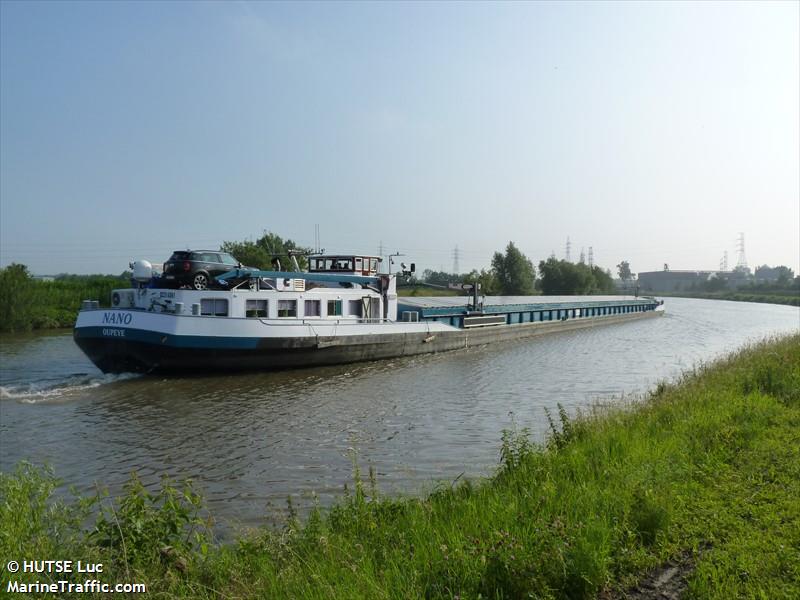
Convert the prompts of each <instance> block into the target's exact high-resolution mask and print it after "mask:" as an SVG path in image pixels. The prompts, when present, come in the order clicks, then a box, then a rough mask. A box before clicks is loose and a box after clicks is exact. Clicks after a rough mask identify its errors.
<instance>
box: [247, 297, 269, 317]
mask: <svg viewBox="0 0 800 600" xmlns="http://www.w3.org/2000/svg"><path fill="white" fill-rule="evenodd" d="M244 314H245V316H246V317H259V318H262V319H265V318H266V317H267V301H266V300H246V301H245V306H244Z"/></svg>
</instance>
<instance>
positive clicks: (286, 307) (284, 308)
mask: <svg viewBox="0 0 800 600" xmlns="http://www.w3.org/2000/svg"><path fill="white" fill-rule="evenodd" d="M278 316H279V317H296V316H297V300H278Z"/></svg>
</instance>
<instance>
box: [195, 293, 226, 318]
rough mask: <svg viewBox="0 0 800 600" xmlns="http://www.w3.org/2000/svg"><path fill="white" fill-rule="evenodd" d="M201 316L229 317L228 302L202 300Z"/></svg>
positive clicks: (212, 299)
mask: <svg viewBox="0 0 800 600" xmlns="http://www.w3.org/2000/svg"><path fill="white" fill-rule="evenodd" d="M200 314H201V315H205V316H207V317H227V316H228V301H227V300H226V299H225V298H203V299H202V300H200Z"/></svg>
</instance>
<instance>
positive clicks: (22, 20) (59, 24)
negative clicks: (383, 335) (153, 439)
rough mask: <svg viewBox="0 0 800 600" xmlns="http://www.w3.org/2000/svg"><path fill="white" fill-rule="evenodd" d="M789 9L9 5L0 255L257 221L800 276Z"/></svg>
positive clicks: (0, 47)
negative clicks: (783, 270)
mask: <svg viewBox="0 0 800 600" xmlns="http://www.w3.org/2000/svg"><path fill="white" fill-rule="evenodd" d="M799 7H800V3H797V2H774V3H770V2H759V3H746V2H736V3H722V2H718V3H711V2H702V3H680V2H665V3H658V2H643V3H635V2H620V3H600V2H586V3H567V2H557V3H546V2H531V3H507V4H504V3H498V2H493V3H477V2H469V3H459V2H447V3H433V2H426V3H422V2H420V3H408V4H406V3H399V2H397V3H361V2H359V3H352V4H351V3H333V2H327V3H311V2H302V3H292V4H289V3H287V4H281V3H272V2H270V3H267V2H263V3H262V2H259V3H248V2H196V3H193V2H175V3H168V2H132V3H125V2H88V3H70V2H65V1H59V2H54V3H48V2H13V1H7V0H4V1H2V2H0V265H1V266H5V265H7V264H9V263H12V262H18V263H23V264H26V265H28V267H29V268H30V270H31V271H32V272H34V273H37V274H55V273H61V272H71V273H120V272H122V271H123V270H124V269H126V268H127V265H128V262H129V261H131V260H135V259H139V258H145V259H148V260H151V261H154V262H162V261H164V260H166V259H167V258H168V257H169V255H170V253H171V252H172V250H175V249H183V248H198V249H199V248H203V249H205V248H217V247H218V246H219V244H220V243H222V242H223V241H226V240H230V241H239V240H245V239H253V240H255V239H257V238H258V237H259V236H260V235H261V234H262V233H263V232H264V231H272V232H274V233H277V234H278V235H280V236H282V237H284V238H285V237H289V238H292V239H293V240H295V241H297V242H298V243H300V244H303V245H307V246H313V245H314V241H315V239H314V238H315V234H314V232H315V226H316V225H319V230H320V241H321V247H322V248H325V249H326V250H327V251H329V252H362V253H369V254H375V253H377V252H378V249H379V247H380V246H381V245H382V247H383V249H384V251H385V252H386V253H389V252H401V253H403V254H405V255H406V256H405V258H404V259H403V260H406V261H408V262H416V264H417V268H418V270H422V269H425V268H431V269H435V270H440V269H443V270H447V271H452V270H453V268H454V264H453V263H454V249H455V248H456V247H458V249H459V250H458V256H459V265H458V266H459V271H462V272H465V271H468V270H471V269H473V268H478V269H480V268H486V267H488V266H489V263H490V260H491V256H492V254H493V253H494V252H495V251H497V250H502V249H503V248H504V247H505V246H506V244H507V243H508V242H509V241H513V242H514V243H515V244H516V245H517V246H518V247H519V248H520V249H521V250H522V251H523V252H524V253H525V254H526V255H527V256H528V257H529V258H531V259H532V260H533V262H534V263H538V261H539V260H542V259H546V258H547V257H548V256H550V255H551V254H552V253H555V254H556V256H558V257H560V258H561V257H563V256H564V254H565V249H566V248H565V243H566V240H567V237H569V238H570V241H571V247H572V252H571V254H572V259H573V260H576V261H577V260H578V257H579V255H580V252H581V248H584V249H585V252H586V253H587V254H588V251H589V247H591V248H592V250H593V255H594V262H595V264H598V265H600V266H602V267H604V268H610V269H612V271H615V265H616V264H617V263H619V262H620V261H622V260H628V261H629V262H630V265H631V269H632V270H633V271H634V272H639V271H649V270H660V269H662V268H663V265H664V263H667V264H668V265H669V266H670V268H671V269H716V268H719V265H720V261H721V259H722V257H723V254H724V252H725V251H727V252H728V262H729V265H730V266H731V267H732V266H734V265H735V264H736V262H737V258H738V255H737V238H738V236H739V234H740V232H742V233H744V241H745V255H746V260H747V262H748V264H749V265H750V266H751V267H755V266H757V265H760V264H765V263H766V264H770V265H777V264H784V265H787V266H789V267H791V268H792V269H794V270H795V272H800V114H799V113H800V48H799V47H798V40H799V39H800V8H799Z"/></svg>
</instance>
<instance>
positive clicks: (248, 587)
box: [0, 335, 800, 599]
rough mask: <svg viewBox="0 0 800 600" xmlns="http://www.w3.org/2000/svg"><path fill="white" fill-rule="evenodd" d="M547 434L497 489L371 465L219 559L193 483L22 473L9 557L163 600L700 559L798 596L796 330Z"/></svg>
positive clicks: (437, 594)
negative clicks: (404, 490) (63, 496)
mask: <svg viewBox="0 0 800 600" xmlns="http://www.w3.org/2000/svg"><path fill="white" fill-rule="evenodd" d="M550 422H551V424H552V434H551V436H550V437H549V439H548V441H547V443H545V444H543V445H539V444H535V443H533V442H532V441H531V440H530V439H529V437H528V435H527V432H526V431H525V430H524V429H522V430H514V431H508V432H506V433H505V435H504V436H503V445H502V454H501V463H500V465H499V467H498V470H497V473H496V474H495V475H494V476H493V477H492V478H490V479H487V480H480V481H458V482H455V483H443V484H441V485H440V486H438V487H437V488H436V489H434V490H433V491H432V492H431V493H430V494H429V495H427V496H426V497H424V498H389V497H381V496H380V495H379V494H378V492H377V488H376V485H375V482H374V477H370V481H369V482H368V483H365V482H362V481H361V478H360V475H358V473H359V471H358V469H357V468H356V471H355V472H356V481H355V485H354V486H352V487H351V492H350V493H349V494H348V495H347V496H346V497H344V498H343V499H342V500H341V501H340V502H339V503H338V504H336V505H335V506H334V507H333V508H331V509H330V510H327V511H322V510H320V509H315V510H313V511H312V512H311V514H310V515H309V516H308V517H307V518H305V519H304V520H302V521H300V520H298V519H297V518H296V516H293V517H292V518H290V519H289V520H288V522H287V523H286V526H285V527H284V528H283V529H280V530H271V529H266V528H265V529H260V530H258V531H255V532H252V533H249V534H245V535H242V536H241V537H240V538H239V539H237V540H236V541H235V542H233V543H227V544H222V545H219V544H214V543H212V542H213V540H212V538H211V534H210V529H209V527H208V522H207V520H205V519H203V518H202V510H201V508H202V507H201V502H200V499H199V497H198V496H197V494H196V493H195V491H194V490H193V488H192V487H191V485H186V486H183V487H176V486H174V485H173V484H171V483H169V482H165V483H164V485H163V486H162V488H161V489H160V490H158V491H155V492H152V491H148V490H145V489H144V488H143V487H142V486H141V485H140V484H137V482H136V481H135V480H134V481H133V482H132V483H131V485H130V487H129V489H128V491H127V495H125V496H123V497H122V498H121V499H118V500H116V501H111V500H110V499H109V498H102V497H98V498H94V499H92V500H88V501H83V504H75V503H63V502H59V501H53V499H52V497H51V493H52V490H53V483H52V477H51V476H50V475H48V474H46V473H44V474H43V473H41V472H39V471H37V470H35V469H31V468H30V467H25V466H21V467H19V469H18V470H17V472H16V473H13V474H5V475H3V476H2V478H0V555H2V556H3V557H4V558H7V557H13V558H15V559H31V558H44V557H51V556H55V555H58V556H60V557H64V558H73V559H78V558H82V559H87V558H88V557H91V558H93V559H95V560H100V561H102V562H104V563H105V564H107V565H108V567H107V571H106V572H104V573H103V575H102V579H103V580H106V581H110V582H121V581H143V582H146V583H147V584H148V591H150V592H151V594H160V595H161V596H162V597H167V598H176V597H187V598H188V597H191V598H262V597H268V598H331V597H336V598H423V597H424V598H456V597H458V598H479V597H480V598H571V599H572V598H593V597H598V596H600V597H604V598H606V597H614V596H615V595H616V594H618V593H621V591H622V590H625V589H627V588H628V587H629V586H630V585H632V584H634V583H635V582H637V581H638V580H640V579H641V578H642V577H643V576H644V575H645V574H646V573H647V572H648V570H649V569H652V568H654V567H656V566H658V565H661V564H663V563H664V562H665V561H668V560H670V559H674V558H676V557H679V556H686V555H690V556H693V557H694V559H693V560H694V563H695V567H694V569H693V570H692V572H691V574H689V592H690V595H691V596H692V597H695V598H720V599H722V598H725V599H728V598H732V597H742V598H797V597H800V500H799V499H800V445H799V444H798V437H797V432H798V430H799V429H798V428H800V335H795V336H792V337H789V338H784V339H781V340H772V341H769V342H764V343H761V344H758V345H755V346H752V347H749V348H746V349H744V350H741V351H738V352H736V353H734V354H732V355H731V356H729V357H728V358H726V359H724V360H722V361H719V362H717V363H714V364H712V365H709V366H704V367H700V368H697V369H695V370H693V371H691V372H689V373H687V374H686V375H684V376H683V377H682V378H681V379H680V381H678V382H675V383H662V384H660V385H659V386H657V388H656V389H655V390H654V391H653V392H651V393H650V394H649V395H648V396H647V397H646V398H641V399H639V400H637V401H631V402H628V403H627V404H626V405H624V406H616V407H613V408H608V407H605V408H595V409H592V410H591V411H589V412H588V413H587V414H584V415H582V416H578V417H570V416H569V415H567V413H566V412H565V411H563V410H561V411H559V412H558V413H557V414H556V415H554V416H551V421H550ZM98 506H99V507H100V508H99V513H98V512H97V511H98ZM91 514H95V515H97V516H95V517H94V521H93V522H94V523H95V525H94V526H93V527H89V528H88V529H87V528H85V526H84V527H82V526H81V525H80V523H81V522H83V520H85V519H86V518H87V517H88V516H89V515H91ZM701 549H702V552H701V551H700V550H701ZM20 577H21V576H20ZM2 578H3V579H2V582H0V583H1V584H2V586H3V589H5V587H6V585H7V581H8V574H7V573H6V572H5V571H4V572H3V573H2Z"/></svg>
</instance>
